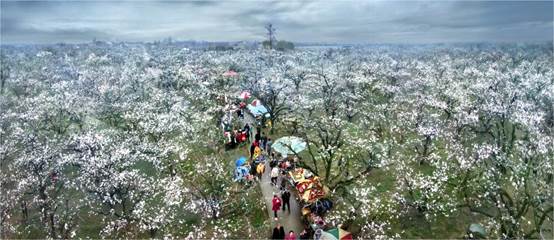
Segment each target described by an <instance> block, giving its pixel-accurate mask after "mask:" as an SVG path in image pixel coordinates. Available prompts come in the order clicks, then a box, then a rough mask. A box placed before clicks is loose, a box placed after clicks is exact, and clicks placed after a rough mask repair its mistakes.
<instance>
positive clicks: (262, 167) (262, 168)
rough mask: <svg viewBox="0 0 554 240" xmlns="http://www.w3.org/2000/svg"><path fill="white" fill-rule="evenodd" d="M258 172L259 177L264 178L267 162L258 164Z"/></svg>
mask: <svg viewBox="0 0 554 240" xmlns="http://www.w3.org/2000/svg"><path fill="white" fill-rule="evenodd" d="M256 172H257V173H258V179H259V180H262V176H263V174H264V172H265V164H263V163H258V166H256Z"/></svg>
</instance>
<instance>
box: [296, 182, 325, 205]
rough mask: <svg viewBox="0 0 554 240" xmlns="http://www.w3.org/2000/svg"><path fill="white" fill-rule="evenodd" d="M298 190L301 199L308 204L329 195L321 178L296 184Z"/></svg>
mask: <svg viewBox="0 0 554 240" xmlns="http://www.w3.org/2000/svg"><path fill="white" fill-rule="evenodd" d="M296 190H298V193H299V195H300V198H301V199H302V200H303V201H304V202H307V203H313V202H315V201H317V200H318V199H320V198H322V197H324V196H325V195H326V194H327V191H326V190H325V188H324V187H323V184H321V182H320V181H319V177H313V178H309V179H304V180H301V181H299V182H298V184H296Z"/></svg>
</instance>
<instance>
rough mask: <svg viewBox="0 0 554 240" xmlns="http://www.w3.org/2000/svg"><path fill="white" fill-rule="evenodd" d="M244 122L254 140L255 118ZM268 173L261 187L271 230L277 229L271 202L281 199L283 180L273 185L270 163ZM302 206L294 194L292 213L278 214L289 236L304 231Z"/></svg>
mask: <svg viewBox="0 0 554 240" xmlns="http://www.w3.org/2000/svg"><path fill="white" fill-rule="evenodd" d="M244 121H245V122H247V123H248V124H249V125H250V127H251V128H252V129H253V134H252V138H254V134H256V127H255V126H256V124H255V120H254V118H253V117H252V116H251V115H250V114H245V117H244ZM265 168H266V171H265V173H264V174H263V176H262V180H261V181H260V183H259V185H260V188H261V190H262V194H263V196H264V199H265V202H266V206H267V213H268V214H269V217H270V223H271V226H270V227H271V229H273V227H275V224H276V222H275V220H274V217H273V211H271V200H272V199H273V195H274V194H277V195H278V196H279V197H281V193H280V192H279V188H278V187H277V186H280V185H281V179H279V182H278V184H277V186H272V185H271V178H270V176H269V175H270V172H271V169H270V168H269V161H267V162H266V167H265ZM300 210H301V208H300V206H299V205H298V201H297V200H296V198H295V196H294V194H293V195H292V196H291V199H290V213H289V212H288V209H287V211H282V209H281V211H279V212H278V213H277V216H278V217H279V223H281V225H283V227H284V228H285V232H286V233H287V234H288V232H289V231H291V230H292V231H294V232H295V233H296V235H297V236H298V235H299V234H300V232H301V231H302V229H303V226H302V222H301V221H300V219H301V213H300Z"/></svg>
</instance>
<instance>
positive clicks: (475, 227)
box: [469, 223, 487, 238]
mask: <svg viewBox="0 0 554 240" xmlns="http://www.w3.org/2000/svg"><path fill="white" fill-rule="evenodd" d="M469 232H470V233H472V234H473V235H477V236H475V237H481V238H485V237H486V236H487V232H486V231H485V228H483V226H481V224H477V223H472V224H471V225H469Z"/></svg>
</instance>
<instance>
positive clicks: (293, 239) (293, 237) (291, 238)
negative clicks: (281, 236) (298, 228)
mask: <svg viewBox="0 0 554 240" xmlns="http://www.w3.org/2000/svg"><path fill="white" fill-rule="evenodd" d="M285 240H296V234H294V231H290V232H289V234H288V235H287V236H286V237H285Z"/></svg>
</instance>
